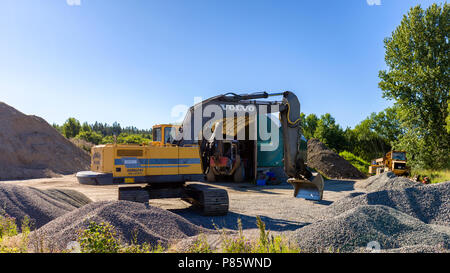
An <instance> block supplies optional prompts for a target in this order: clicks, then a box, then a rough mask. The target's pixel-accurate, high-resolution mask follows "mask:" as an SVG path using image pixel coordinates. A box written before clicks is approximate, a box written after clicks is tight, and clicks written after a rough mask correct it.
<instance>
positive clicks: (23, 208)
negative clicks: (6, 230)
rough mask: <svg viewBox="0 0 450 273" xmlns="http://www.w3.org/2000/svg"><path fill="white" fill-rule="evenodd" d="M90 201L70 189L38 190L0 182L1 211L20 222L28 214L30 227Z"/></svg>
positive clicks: (40, 224) (43, 223)
mask: <svg viewBox="0 0 450 273" xmlns="http://www.w3.org/2000/svg"><path fill="white" fill-rule="evenodd" d="M90 202H91V200H90V199H89V198H88V197H86V196H85V195H83V194H81V193H79V192H76V191H73V190H68V189H65V190H57V189H49V190H39V189H35V188H31V187H26V186H16V185H10V184H3V183H0V214H3V215H4V214H6V215H8V216H10V217H14V218H16V223H17V225H19V226H21V223H22V220H23V218H24V217H25V216H27V217H29V218H30V221H31V225H32V228H39V227H41V226H43V225H45V224H46V223H48V222H50V221H51V220H53V219H55V218H57V217H59V216H61V215H63V214H65V213H67V212H69V211H72V210H74V209H76V208H79V207H81V206H83V205H86V204H88V203H90Z"/></svg>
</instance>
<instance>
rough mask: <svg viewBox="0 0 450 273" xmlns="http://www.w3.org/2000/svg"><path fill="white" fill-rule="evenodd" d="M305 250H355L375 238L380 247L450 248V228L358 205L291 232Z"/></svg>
mask: <svg viewBox="0 0 450 273" xmlns="http://www.w3.org/2000/svg"><path fill="white" fill-rule="evenodd" d="M291 238H292V239H293V240H295V241H296V242H297V243H298V245H299V247H300V248H301V249H302V250H304V251H311V252H323V251H329V250H332V251H340V252H352V251H358V250H359V249H361V248H366V247H367V244H368V243H370V242H373V241H376V242H378V243H379V244H380V246H381V249H396V248H402V247H411V246H416V245H429V246H441V247H442V248H444V249H449V246H450V231H449V230H448V229H447V230H446V229H444V228H436V227H435V226H434V225H428V224H425V223H423V222H422V221H420V220H418V219H416V218H414V217H411V216H409V215H407V214H405V213H402V212H400V211H398V210H395V209H393V208H390V207H386V206H379V205H376V206H373V205H371V206H358V207H356V208H354V209H351V210H348V211H346V212H344V213H343V214H341V215H339V216H336V217H334V218H329V219H327V220H324V221H319V222H315V223H313V224H310V225H308V226H306V227H303V228H300V229H298V230H296V231H294V232H293V233H292V234H291Z"/></svg>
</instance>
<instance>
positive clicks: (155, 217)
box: [30, 201, 211, 250]
mask: <svg viewBox="0 0 450 273" xmlns="http://www.w3.org/2000/svg"><path fill="white" fill-rule="evenodd" d="M91 221H93V222H96V223H101V222H105V223H109V224H111V225H112V226H114V228H115V230H116V231H117V233H118V234H120V235H121V239H122V242H124V243H131V242H132V239H133V236H136V241H137V243H143V242H147V243H150V244H151V245H153V246H156V245H158V243H160V244H161V245H162V246H167V245H168V243H169V242H171V241H172V240H179V239H183V238H187V237H189V236H194V235H197V234H199V233H200V232H203V233H209V232H211V231H209V230H206V229H203V228H201V227H198V226H196V225H194V224H192V223H190V222H189V221H187V220H186V219H184V218H182V217H180V216H178V215H176V214H174V213H171V212H169V211H167V210H164V209H160V208H157V207H153V206H150V205H144V204H140V203H134V202H128V201H101V202H95V203H90V204H88V205H85V206H83V207H81V208H79V209H77V210H74V211H72V212H69V213H66V214H64V215H62V216H60V217H58V218H57V219H55V220H53V221H51V222H49V223H47V224H46V225H44V226H43V227H41V228H40V229H38V230H36V231H34V232H32V233H31V234H30V238H31V245H32V246H34V245H36V243H37V242H40V241H42V240H43V241H44V242H46V245H47V247H48V248H49V249H56V250H60V249H65V248H66V246H67V244H68V243H69V242H71V241H75V240H76V239H77V237H78V235H79V232H80V231H81V230H84V229H85V228H86V227H87V226H88V225H89V223H90V222H91Z"/></svg>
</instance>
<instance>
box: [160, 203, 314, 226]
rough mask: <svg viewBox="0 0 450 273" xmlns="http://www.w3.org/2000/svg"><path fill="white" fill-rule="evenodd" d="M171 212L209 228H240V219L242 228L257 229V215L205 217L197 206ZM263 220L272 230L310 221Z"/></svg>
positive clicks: (236, 214)
mask: <svg viewBox="0 0 450 273" xmlns="http://www.w3.org/2000/svg"><path fill="white" fill-rule="evenodd" d="M169 210H170V211H171V212H173V213H175V214H178V215H180V216H182V217H184V218H186V219H187V220H188V221H190V222H191V223H193V224H195V225H198V226H201V227H204V228H207V229H214V230H215V229H230V230H238V220H239V219H240V221H241V223H242V228H243V229H244V230H245V229H256V228H258V226H257V224H256V216H250V215H245V214H240V213H235V212H231V211H230V212H228V214H227V215H224V216H210V217H205V216H201V215H199V212H198V211H197V209H196V208H195V207H189V208H186V209H169ZM260 218H261V220H262V221H263V222H264V223H265V225H266V230H271V231H290V230H296V229H299V228H301V227H304V226H306V225H308V224H310V223H305V222H296V221H289V220H283V219H276V218H271V217H267V216H260Z"/></svg>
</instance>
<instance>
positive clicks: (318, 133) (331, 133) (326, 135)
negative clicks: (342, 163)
mask: <svg viewBox="0 0 450 273" xmlns="http://www.w3.org/2000/svg"><path fill="white" fill-rule="evenodd" d="M314 137H315V138H317V139H319V140H320V141H321V142H322V143H323V144H325V145H327V146H328V148H330V149H333V150H335V151H337V152H339V151H342V150H344V149H345V147H346V139H345V134H344V130H342V128H341V127H340V126H339V125H338V124H336V120H335V119H334V118H333V117H332V116H331V114H330V113H326V114H325V115H322V116H320V119H319V120H318V121H317V127H316V130H315V131H314Z"/></svg>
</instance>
